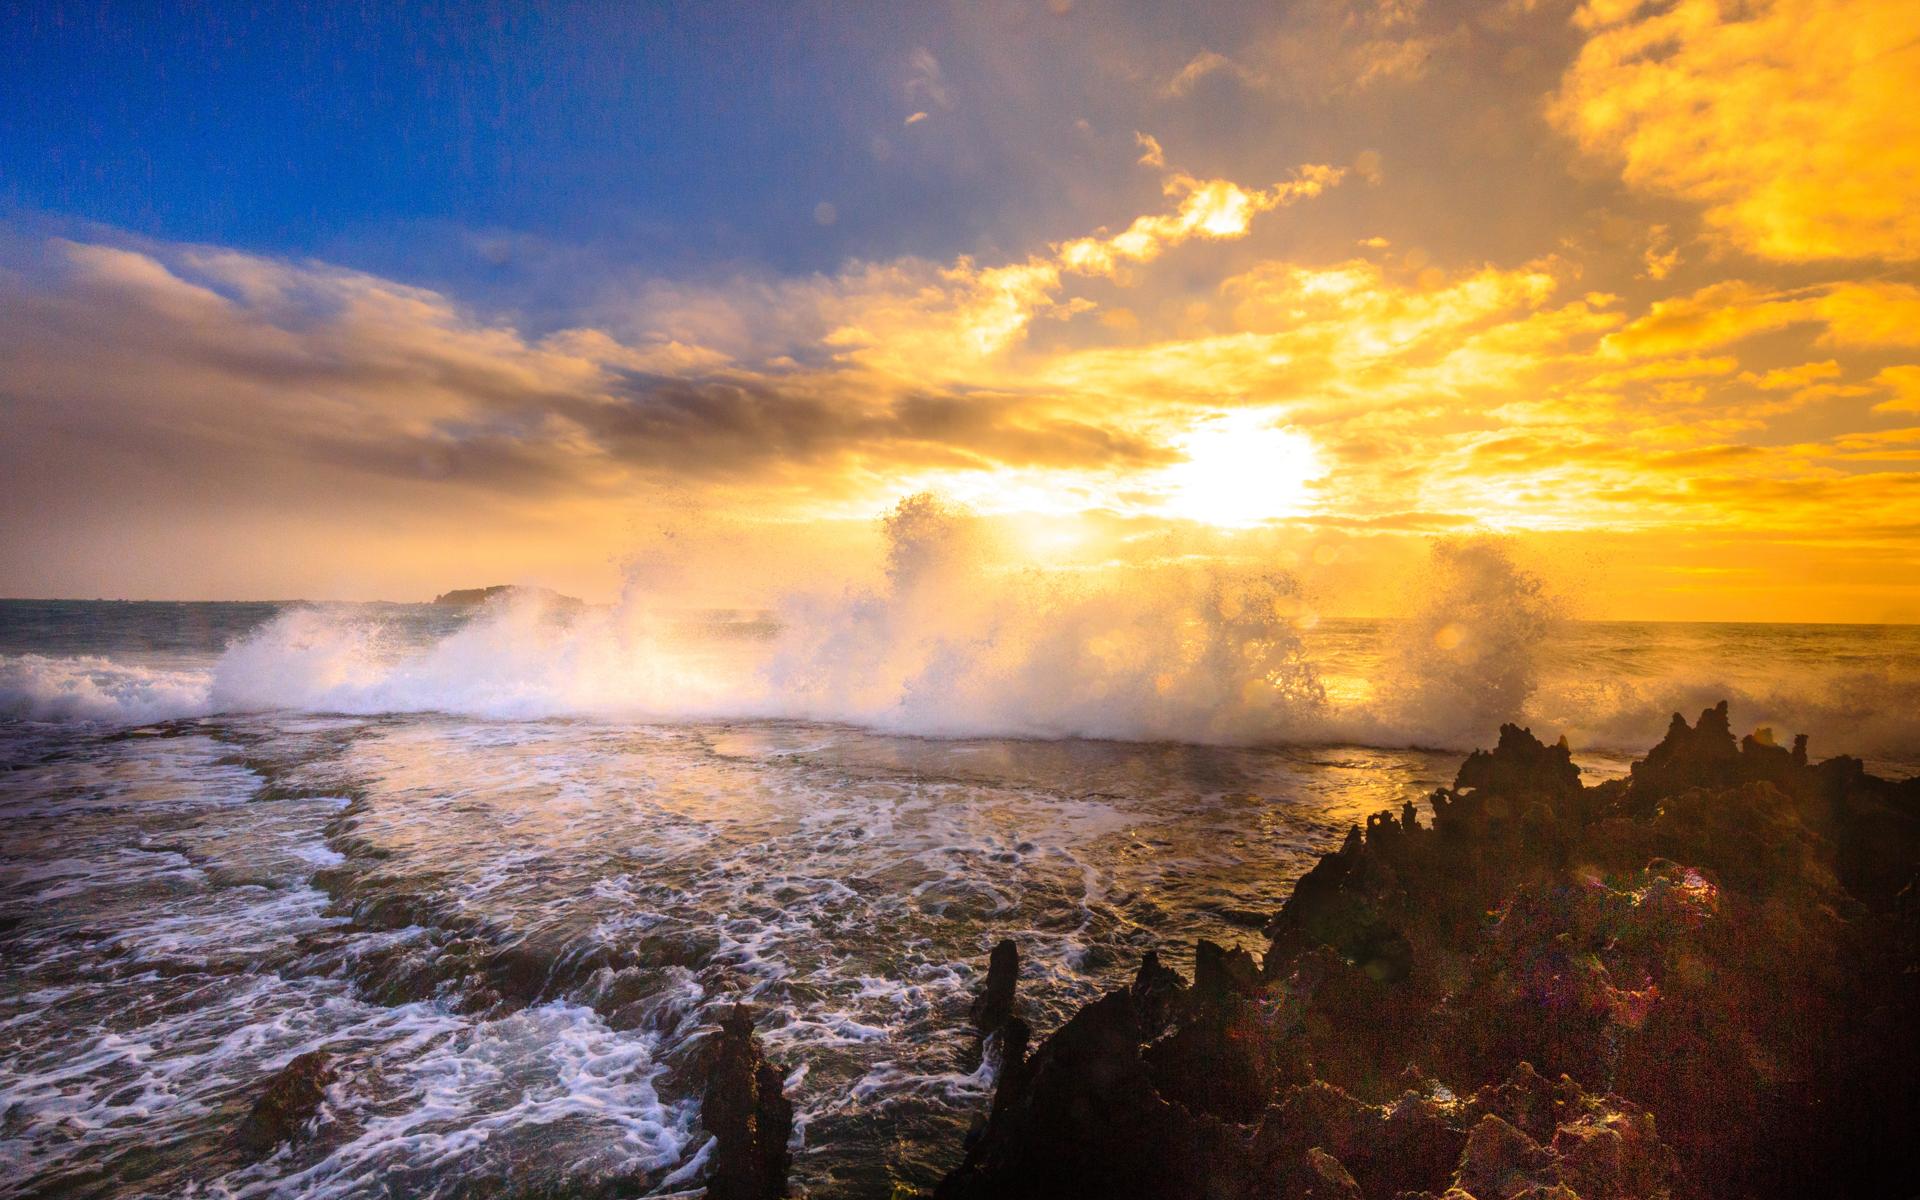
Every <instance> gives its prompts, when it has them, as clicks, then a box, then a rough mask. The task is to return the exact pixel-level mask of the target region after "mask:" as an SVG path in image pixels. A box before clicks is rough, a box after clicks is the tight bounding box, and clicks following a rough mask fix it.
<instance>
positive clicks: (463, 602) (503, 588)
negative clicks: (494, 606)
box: [433, 583, 586, 609]
mask: <svg viewBox="0 0 1920 1200" xmlns="http://www.w3.org/2000/svg"><path fill="white" fill-rule="evenodd" d="M525 596H531V597H533V598H534V599H536V600H538V601H540V602H541V603H542V604H545V605H547V606H549V607H552V608H562V609H575V608H584V607H585V606H586V602H585V601H583V600H581V599H580V598H579V597H577V596H566V595H562V594H561V593H559V592H556V591H554V590H553V589H552V588H543V587H527V586H525V585H524V584H517V583H496V584H493V585H492V586H490V587H477V588H455V589H453V590H452V591H450V592H441V593H440V594H439V595H438V596H435V597H434V598H433V602H434V603H435V604H438V605H440V606H441V607H443V608H476V607H478V606H480V605H482V604H486V603H489V602H490V601H494V600H505V599H509V598H515V599H517V598H520V597H525Z"/></svg>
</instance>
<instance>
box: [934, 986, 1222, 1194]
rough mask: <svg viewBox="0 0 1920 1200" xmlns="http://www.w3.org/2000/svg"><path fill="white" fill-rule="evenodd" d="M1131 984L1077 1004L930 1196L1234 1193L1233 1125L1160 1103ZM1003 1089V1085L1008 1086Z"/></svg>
mask: <svg viewBox="0 0 1920 1200" xmlns="http://www.w3.org/2000/svg"><path fill="white" fill-rule="evenodd" d="M1144 1037H1145V1032H1144V1030H1143V1029H1142V1027H1141V1024H1140V1020H1139V1014H1138V1012H1137V1011H1136V1009H1135V1006H1134V1002H1133V997H1132V995H1131V993H1130V992H1128V991H1125V990H1122V991H1116V992H1111V993H1109V994H1108V995H1107V996H1106V997H1104V998H1103V999H1100V1000H1097V1001H1095V1002H1094V1003H1092V1004H1090V1005H1088V1006H1087V1007H1086V1008H1083V1009H1081V1010H1080V1012H1079V1013H1078V1014H1076V1015H1075V1016H1074V1017H1073V1019H1072V1020H1070V1021H1068V1022H1067V1023H1066V1024H1065V1025H1064V1026H1062V1027H1061V1028H1060V1029H1059V1030H1058V1031H1057V1032H1055V1033H1054V1034H1053V1036H1051V1037H1049V1038H1048V1039H1047V1040H1046V1041H1045V1042H1044V1043H1042V1045H1041V1046H1040V1048H1039V1049H1038V1050H1036V1051H1034V1053H1033V1054H1032V1056H1031V1057H1029V1058H1028V1060H1027V1062H1026V1064H1025V1065H1024V1067H1023V1068H1022V1069H1021V1070H1020V1071H1018V1072H1016V1073H1014V1075H1013V1076H1012V1077H1010V1078H1008V1077H1003V1079H1002V1081H1001V1085H1000V1086H1001V1094H1000V1095H998V1096H996V1098H995V1105H994V1113H993V1116H992V1118H991V1119H990V1120H989V1122H988V1125H987V1129H986V1131H985V1132H984V1134H982V1136H981V1137H980V1138H979V1139H978V1141H977V1142H976V1143H975V1144H974V1145H973V1146H972V1148H971V1149H970V1150H969V1151H968V1153H967V1156H966V1158H965V1160H964V1161H963V1162H962V1163H961V1165H960V1166H959V1167H958V1168H957V1169H956V1170H955V1171H954V1172H953V1173H952V1174H950V1175H949V1176H948V1177H947V1178H946V1179H945V1180H944V1181H942V1182H941V1184H940V1187H939V1189H938V1190H937V1191H936V1192H935V1195H936V1197H939V1198H940V1200H1027V1198H1034V1200H1038V1198H1041V1197H1045V1198H1047V1200H1058V1198H1061V1197H1073V1196H1089V1197H1092V1196H1099V1197H1103V1198H1107V1200H1217V1198H1220V1197H1228V1196H1234V1195H1241V1194H1244V1192H1242V1191H1240V1190H1238V1189H1239V1188H1240V1185H1239V1184H1238V1183H1236V1182H1235V1181H1234V1180H1232V1179H1231V1178H1230V1177H1229V1175H1230V1173H1231V1172H1232V1171H1234V1170H1235V1169H1237V1168H1241V1167H1244V1165H1245V1164H1244V1158H1243V1156H1241V1155H1239V1154H1237V1152H1236V1151H1237V1148H1238V1146H1239V1144H1240V1143H1241V1141H1242V1135H1241V1133H1240V1132H1239V1131H1238V1130H1236V1129H1234V1127H1232V1126H1230V1125H1228V1124H1226V1123H1224V1122H1221V1121H1218V1120H1215V1119H1213V1118H1210V1117H1207V1116H1204V1115H1202V1114H1196V1113H1193V1112H1190V1111H1189V1110H1187V1109H1186V1108H1185V1107H1184V1106H1182V1105H1178V1104H1171V1103H1168V1102H1167V1101H1166V1100H1165V1099H1163V1098H1162V1097H1161V1096H1160V1095H1159V1093H1158V1091H1157V1090H1156V1089H1155V1088H1154V1086H1153V1082H1152V1080H1151V1078H1150V1077H1149V1075H1148V1073H1147V1069H1146V1066H1145V1064H1144V1063H1143V1062H1142V1060H1141V1055H1140V1049H1141V1043H1142V1041H1143V1039H1144ZM1009 1089H1011V1092H1009Z"/></svg>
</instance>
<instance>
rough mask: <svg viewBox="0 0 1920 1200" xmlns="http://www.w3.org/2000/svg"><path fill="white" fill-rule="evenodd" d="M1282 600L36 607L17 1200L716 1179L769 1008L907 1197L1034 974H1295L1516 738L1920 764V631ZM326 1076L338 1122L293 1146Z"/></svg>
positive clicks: (862, 1158) (5, 986) (817, 1083)
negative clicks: (326, 1067)
mask: <svg viewBox="0 0 1920 1200" xmlns="http://www.w3.org/2000/svg"><path fill="white" fill-rule="evenodd" d="M1275 600H1276V597H1275V595H1274V594H1272V593H1270V592H1269V591H1263V590H1261V589H1259V588H1257V587H1256V588H1253V589H1252V590H1246V589H1241V590H1237V591H1231V592H1221V591H1219V590H1218V589H1213V590H1209V589H1208V588H1206V587H1201V588H1197V589H1188V590H1185V591H1180V592H1178V594H1177V595H1175V596H1174V597H1173V598H1171V599H1168V598H1165V597H1162V598H1160V599H1158V600H1156V602H1155V603H1154V604H1153V605H1151V606H1144V607H1135V608H1130V609H1125V610H1116V609H1115V608H1114V607H1113V606H1112V605H1111V604H1110V603H1108V602H1106V601H1104V600H1101V599H1100V598H1098V597H1094V598H1088V597H1085V596H1077V595H1073V596H1065V597H1061V596H1057V595H1055V596H1053V597H1052V598H1050V599H1049V600H1048V601H1047V602H1046V603H1038V604H1037V603H1033V602H1032V601H1031V597H1028V598H1026V599H1025V600H1023V602H1021V603H1019V604H1009V605H1005V606H989V607H988V608H986V609H984V610H983V609H982V607H981V606H980V604H979V603H978V602H976V601H974V600H971V599H968V598H965V597H956V596H955V595H953V594H951V593H946V594H942V595H939V596H929V597H924V598H921V599H919V600H914V599H913V598H911V597H907V598H902V597H899V596H895V597H893V598H892V599H891V600H888V599H887V598H884V597H883V598H880V599H875V598H874V597H870V596H847V597H838V598H831V599H828V600H822V601H819V602H813V603H809V604H800V605H796V606H794V607H792V608H789V609H786V610H783V611H781V612H779V613H777V614H762V613H746V614H730V613H712V612H694V611H669V612H664V613H663V612H653V611H647V610H644V609H642V608H639V607H637V606H633V605H625V606H617V607H614V608H595V607H587V608H579V609H574V608H563V609H555V608H551V607H547V606H545V605H541V604H535V603H530V602H529V603H515V602H508V603H502V604H497V605H493V606H489V607H487V608H484V609H478V610H475V609H457V608H446V607H435V606H431V605H305V604H162V603H151V604H149V603H110V602H77V601H7V602H0V766H4V770H3V771H0V1196H7V1197H16V1196H18V1197H26V1196H35V1197H41V1196H44V1197H53V1196H61V1197H89V1196H92V1197H132V1196H148V1195H153V1196H276V1197H280V1196H298V1197H335V1196H340V1197H345V1196H365V1197H376V1196H395V1195H407V1196H435V1197H479V1196H536V1195H539V1196H546V1195H558V1194H567V1195H573V1194H584V1195H595V1194H605V1195H614V1194H636V1193H638V1194H659V1195H668V1194H673V1193H676V1192H680V1191H686V1190H690V1189H694V1188H697V1186H698V1181H699V1178H700V1173H701V1168H702V1166H703V1164H704V1157H703V1155H704V1147H705V1146H706V1143H707V1138H706V1135H705V1133H704V1131H702V1129H701V1128H700V1124H699V1101H698V1098H699V1094H700V1089H701V1079H700V1075H699V1070H698V1061H699V1051H700V1047H701V1044H702V1041H703V1039H704V1038H705V1036H706V1034H707V1033H708V1031H710V1029H711V1027H712V1021H713V1020H714V1018H715V1016H716V1015H717V1014H718V1012H720V1011H721V1008H722V1006H726V1005H731V1004H732V1003H734V1002H735V1001H738V1000H747V1001H749V1002H751V1003H752V1004H753V1005H754V1006H755V1009H756V1012H757V1014H758V1016H759V1020H760V1026H761V1031H762V1037H763V1039H764V1042H765V1044H766V1047H767V1051H768V1053H769V1055H770V1056H771V1057H772V1058H773V1059H774V1060H775V1061H777V1062H779V1063H780V1064H781V1065H782V1066H783V1067H784V1068H785V1069H787V1070H788V1072H789V1074H788V1089H787V1090H788V1094H789V1096H791V1097H792V1098H793V1099H794V1100H795V1103H796V1106H797V1111H798V1129H797V1133H796V1139H797V1145H796V1147H795V1178H796V1182H797V1183H798V1184H799V1185H801V1186H802V1187H803V1188H804V1189H806V1190H807V1191H808V1192H809V1193H810V1194H813V1195H821V1196H824V1195H833V1196H855V1197H889V1196H893V1195H897V1194H901V1193H900V1192H898V1191H897V1190H896V1189H898V1188H900V1187H901V1186H902V1185H904V1186H905V1187H907V1188H923V1189H924V1188H929V1187H931V1185H932V1184H933V1183H934V1182H936V1181H937V1180H938V1179H939V1177H940V1175H941V1174H942V1173H943V1172H944V1171H945V1170H946V1169H947V1168H949V1167H950V1166H951V1165H953V1164H954V1163H955V1162H957V1161H958V1158H959V1154H960V1147H961V1142H962V1139H963V1138H964V1136H965V1133H966V1130H967V1128H968V1126H969V1125H970V1123H971V1122H972V1121H973V1120H974V1118H975V1117H976V1116H977V1115H979V1114H981V1113H982V1112H983V1111H984V1107H985V1105H986V1103H987V1102H988V1100H989V1098H990V1095H991V1088H992V1078H991V1071H990V1069H989V1068H987V1067H984V1066H982V1064H981V1055H980V1053H979V1049H978V1047H977V1045H976V1044H975V1040H974V1038H973V1036H972V1034H971V1032H970V1030H969V1026H968V1020H967V1009H968V1006H969V1003H970V1001H971V999H972V997H973V995H974V993H975V992H976V990H977V989H978V987H979V985H980V982H981V979H982V977H983V975H984V971H985V965H986V955H987V950H988V948H989V947H990V946H991V945H992V944H993V943H994V942H995V941H997V940H999V939H1000V938H1002V937H1012V938H1014V939H1015V940H1016V941H1017V942H1018V944H1019V946H1020V949H1021V953H1022V956H1023V971H1022V978H1021V981H1020V997H1021V1004H1022V1005H1023V1008H1024V1011H1025V1013H1026V1015H1027V1016H1028V1018H1029V1020H1030V1021H1031V1023H1032V1024H1033V1025H1034V1027H1035V1029H1036V1031H1038V1032H1039V1033H1041V1034H1044V1033H1045V1032H1047V1031H1048V1030H1050V1029H1051V1028H1053V1027H1054V1026H1056V1025H1057V1024H1058V1023H1059V1022H1061V1021H1062V1020H1064V1019H1065V1017H1066V1016H1067V1015H1068V1014H1070V1013H1071V1012H1072V1011H1074V1010H1075V1009H1076V1008H1077V1007H1078V1006H1079V1005H1081V1004H1083V1003H1084V1002H1086V1001H1087V1000H1089V999H1091V998H1094V997H1096V996H1097V995H1099V994H1100V993H1101V992H1102V991H1104V990H1105V989H1107V988H1109V987H1112V986H1114V985H1116V984H1117V983H1118V982H1119V981H1121V980H1123V979H1124V978H1126V977H1129V976H1130V975H1131V974H1132V972H1133V970H1134V969H1135V967H1136V966H1137V964H1138V962H1139V959H1140V957H1141V955H1142V954H1144V953H1145V952H1146V951H1148V950H1158V951H1159V952H1160V953H1161V954H1162V956H1163V957H1164V958H1166V959H1168V960H1169V961H1170V962H1172V963H1173V964H1174V965H1175V966H1178V967H1181V968H1182V969H1184V968H1185V967H1186V966H1188V965H1189V964H1190V959H1191V947H1192V943H1193V941H1194V939H1195V938H1197V937H1209V938H1213V939H1215V940H1217V941H1221V942H1225V943H1228V944H1233V945H1244V946H1247V947H1249V948H1250V949H1254V950H1256V951H1257V950H1258V949H1259V948H1260V947H1261V946H1262V945H1263V942H1264V939H1263V938H1262V937H1261V935H1260V927H1261V925H1262V924H1263V923H1264V921H1265V919H1266V918H1267V916H1268V915H1270V914H1271V913H1272V912H1273V911H1274V910H1275V909H1276V908H1277V907H1278V906H1279V904H1280V903H1281V901H1282V899H1283V898H1284V897H1285V895H1286V894H1287V892H1288V890H1289V888H1290V887H1291V885H1292V882H1293V881H1294V880H1295V879H1296V878H1297V877H1298V876H1299V875H1300V873H1302V872H1303V871H1304V870H1305V869H1306V868H1307V867H1308V866H1309V865H1310V864H1311V863H1312V861H1313V859H1314V857H1315V856H1316V855H1317V854H1318V853H1320V852H1321V851H1323V850H1325V849H1328V848H1330V847H1331V846H1332V845H1333V844H1335V843H1337V841H1338V840H1339V838H1340V837H1341V835H1342V834H1343V832H1344V831H1345V829H1346V828H1347V826H1348V825H1349V824H1351V823H1353V822H1355V821H1358V820H1362V819H1364V817H1365V815H1366V814H1367V813H1370V812H1373V811H1376V810H1379V809H1382V808H1394V809H1397V808H1398V807H1399V805H1400V804H1402V803H1403V802H1405V801H1409V800H1411V801H1415V802H1418V801H1419V800H1420V799H1421V798H1422V797H1424V796H1425V795H1426V794H1427V793H1429V792H1430V791H1431V790H1432V789H1433V788H1435V787H1437V786H1441V785H1443V784H1446V783H1450V782H1451V780H1452V777H1453V773H1454V771H1455V769H1456V768H1457V766H1458V763H1459V759H1460V756H1461V753H1462V752H1463V751H1464V750H1467V749H1470V748H1472V747H1473V746H1476V745H1489V744H1491V743H1492V741H1493V740H1494V738H1495V736H1496V733H1497V728H1498V725H1499V723H1500V722H1501V721H1502V720H1507V719H1514V720H1519V721H1522V722H1524V723H1528V724H1530V725H1532V727H1533V728H1534V730H1535V732H1536V733H1539V734H1541V735H1542V736H1544V737H1546V738H1547V739H1548V740H1551V739H1553V738H1555V737H1558V736H1561V735H1562V734H1564V735H1566V736H1567V737H1568V739H1569V742H1570V744H1571V745H1572V746H1573V749H1574V754H1575V758H1576V760H1577V761H1578V762H1580V763H1581V764H1582V766H1583V768H1584V769H1585V770H1586V771H1587V772H1588V775H1589V777H1590V778H1593V779H1599V778H1607V777H1611V776H1614V775H1618V774H1620V773H1622V772H1624V771H1625V770H1626V768H1627V764H1628V763H1629V762H1630V761H1631V759H1632V758H1633V757H1634V756H1635V755H1636V754H1638V753H1641V752H1644V750H1645V749H1646V748H1647V747H1648V746H1650V745H1651V744H1652V743H1653V742H1654V741H1656V740H1658V738H1659V736H1660V734H1661V732H1662V731H1663V730H1664V728H1665V725H1666V722H1667V719H1668V717H1669V715H1670V714H1671V713H1672V712H1673V711H1675V710H1676V709H1679V710H1684V711H1685V712H1686V713H1687V715H1688V717H1689V718H1690V719H1691V717H1693V716H1694V715H1696V714H1697V713H1698V711H1699V710H1700V709H1702V708H1704V707H1707V706H1708V705H1710V704H1712V703H1714V702H1715V701H1717V700H1720V699H1723V698H1724V699H1728V700H1730V701H1731V702H1732V706H1733V714H1734V720H1735V725H1736V728H1738V729H1741V730H1743V731H1744V730H1745V729H1748V728H1753V727H1758V726H1766V727H1769V728H1771V729H1772V730H1774V732H1775V735H1776V736H1777V737H1779V738H1781V739H1782V740H1785V739H1786V738H1787V737H1789V736H1790V735H1792V734H1794V733H1806V734H1808V735H1810V737H1811V738H1812V752H1813V755H1814V756H1815V757H1816V758H1819V757H1824V756H1827V755H1831V754H1836V753H1842V752H1847V753H1853V754H1857V755H1860V756H1861V757H1864V758H1865V759H1867V761H1868V765H1869V768H1870V769H1872V770H1875V771H1877V772H1879V773H1882V774H1889V775H1901V776H1903V775H1908V774H1915V773H1920V628H1917V627H1907V626H1890V627H1870V626H1812V625H1731V624H1660V623H1595V622H1577V621H1567V620H1559V619H1549V618H1548V617H1546V616H1544V615H1542V614H1539V613H1531V614H1527V613H1524V612H1523V613H1522V614H1521V615H1522V616H1524V617H1525V619H1517V618H1516V616H1515V613H1516V611H1520V609H1524V606H1519V607H1518V608H1516V607H1515V606H1510V605H1506V604H1503V603H1501V602H1500V601H1499V599H1498V598H1497V597H1495V598H1492V599H1490V600H1489V599H1484V598H1483V599H1482V600H1481V601H1479V602H1475V603H1471V604H1468V603H1463V604H1461V605H1459V606H1457V609H1456V610H1455V611H1451V612H1444V611H1443V612H1440V613H1439V614H1438V615H1437V616H1430V617H1422V618H1417V619H1414V620H1409V621H1343V620H1332V619H1324V620H1323V619H1316V618H1314V617H1312V615H1311V614H1303V613H1300V612H1298V611H1293V610H1286V611H1285V612H1284V619H1283V616H1282V613H1283V609H1284V606H1282V605H1279V604H1277V603H1276V602H1275ZM322 1047H324V1048H326V1049H328V1050H329V1051H330V1052H331V1053H332V1054H333V1056H334V1058H335V1061H336V1062H338V1063H339V1064H340V1065H341V1073H340V1076H339V1078H338V1080H337V1081H336V1082H335V1083H334V1084H333V1085H332V1086H331V1087H330V1089H329V1092H328V1098H327V1103H326V1106H325V1109H324V1111H323V1113H322V1116H321V1119H320V1122H319V1124H318V1126H317V1127H316V1128H315V1130H314V1131H313V1134H312V1136H311V1137H309V1138H307V1139H304V1140H302V1141H299V1142H297V1143H295V1144H292V1145H290V1146H285V1147H283V1148H282V1149H280V1150H279V1151H278V1152H276V1153H275V1154H274V1155H273V1156H271V1157H269V1158H266V1159H264V1160H258V1159H254V1158H250V1157H249V1156H247V1155H246V1154H245V1153H243V1151H242V1150H241V1149H240V1148H239V1146H238V1145H237V1143H236V1141H235V1138H234V1131H235V1129H236V1128H237V1126H238V1125H239V1124H240V1122H241V1120H242V1119H243V1117H244V1115H245V1113H246V1112H247V1110H248V1108H249V1106H250V1105H251V1104H252V1102H253V1100H254V1098H255V1097H256V1096H257V1095H258V1094H259V1092H260V1089H261V1087H262V1085H263V1083H264V1081H265V1080H266V1079H267V1078H268V1077H269V1076H270V1075H271V1074H272V1073H273V1072H274V1071H276V1070H277V1069H278V1068H280V1067H281V1066H283V1065H284V1064H286V1063H287V1062H288V1061H289V1060H290V1059H292V1058H293V1057H294V1056H296V1055H298V1054H300V1053H302V1052H305V1051H307V1050H311V1049H316V1048H322ZM909 1194H910V1193H909Z"/></svg>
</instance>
